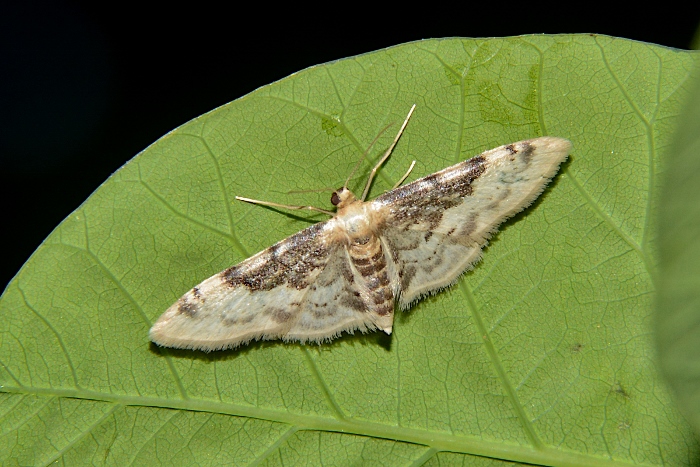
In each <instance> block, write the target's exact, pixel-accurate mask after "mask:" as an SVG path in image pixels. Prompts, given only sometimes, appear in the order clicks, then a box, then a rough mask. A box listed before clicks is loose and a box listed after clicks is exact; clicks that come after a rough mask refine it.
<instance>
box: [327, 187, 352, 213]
mask: <svg viewBox="0 0 700 467" xmlns="http://www.w3.org/2000/svg"><path fill="white" fill-rule="evenodd" d="M356 200H357V198H355V195H354V194H353V193H352V191H350V190H348V189H347V188H345V187H342V188H338V189H337V190H335V191H334V192H333V194H332V195H331V204H332V205H333V206H336V207H337V208H338V209H340V208H344V207H345V206H347V205H349V204H351V203H352V202H354V201H356Z"/></svg>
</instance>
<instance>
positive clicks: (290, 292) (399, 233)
mask: <svg viewBox="0 0 700 467" xmlns="http://www.w3.org/2000/svg"><path fill="white" fill-rule="evenodd" d="M414 108H415V106H414V107H412V108H411V112H409V114H408V116H407V117H406V120H405V121H404V123H403V125H402V127H401V129H400V130H399V132H398V134H397V135H396V137H395V138H394V142H393V144H392V145H391V147H389V149H388V150H387V151H386V153H385V154H384V156H383V157H382V158H381V160H380V161H379V163H377V165H376V166H375V168H374V169H373V171H372V173H371V175H370V177H369V180H368V181H367V183H366V185H365V190H364V191H363V195H362V197H361V198H360V199H358V198H356V197H355V195H354V194H353V193H352V192H351V191H350V190H348V189H347V182H346V184H345V186H343V187H341V188H340V189H338V190H336V191H335V192H334V193H333V195H332V197H331V203H332V204H333V205H335V206H336V212H335V213H332V212H330V211H326V210H323V209H319V208H314V207H311V206H286V205H280V204H276V203H269V202H262V201H255V200H250V199H248V198H238V199H241V200H243V201H249V202H254V203H258V204H266V205H271V206H277V207H282V208H290V209H313V210H317V211H321V212H325V213H328V214H331V215H333V217H332V218H331V219H329V220H327V221H324V222H319V223H318V224H315V225H313V226H311V227H308V228H306V229H304V230H302V231H301V232H299V233H297V234H295V235H292V236H291V237H289V238H286V239H284V240H282V241H280V242H278V243H276V244H275V245H273V246H271V247H270V248H268V249H266V250H264V251H261V252H260V253H258V254H256V255H254V256H252V257H250V258H248V259H246V260H245V261H243V262H241V263H239V264H237V265H235V266H232V267H230V268H229V269H226V270H225V271H222V272H220V273H219V274H216V275H214V276H212V277H210V278H209V279H206V280H205V281H204V282H202V283H201V284H199V285H197V286H196V287H194V288H193V289H192V290H190V291H189V292H187V293H186V294H185V295H183V296H182V297H181V298H180V299H179V300H178V301H177V302H175V303H174V304H173V305H172V306H171V307H170V308H168V310H166V311H165V313H163V315H161V317H160V318H159V319H158V321H156V323H155V324H154V325H153V327H152V328H151V330H150V338H151V340H152V341H153V342H155V343H156V344H159V345H162V346H167V347H177V348H189V349H199V350H204V351H211V350H218V349H225V348H232V347H236V346H238V345H241V344H244V343H247V342H249V341H251V340H254V339H283V340H285V341H292V340H294V341H301V342H323V341H327V340H330V339H333V338H335V337H337V336H339V335H340V334H341V333H343V332H350V333H352V332H354V331H356V330H359V331H362V332H368V331H372V330H375V329H381V330H382V331H384V332H386V333H387V334H391V331H392V328H393V319H394V304H395V302H398V303H399V305H400V307H401V308H402V309H406V308H408V307H409V306H410V305H411V304H412V303H413V302H414V301H416V300H418V299H419V298H420V297H422V296H424V295H426V294H428V293H431V292H435V291H437V290H440V289H442V288H444V287H447V286H449V285H451V284H453V283H454V282H455V281H456V280H457V278H458V277H459V276H460V275H461V274H462V273H463V272H465V271H467V270H469V269H470V268H472V267H473V265H474V264H475V263H476V262H477V261H478V260H479V258H480V257H481V250H482V248H483V246H484V245H485V244H486V242H487V241H488V238H489V237H490V236H491V234H492V233H493V232H494V231H495V230H496V229H497V228H498V226H499V225H500V224H501V223H502V222H503V221H504V220H506V219H508V218H509V217H511V216H513V215H514V214H516V213H518V212H520V211H522V210H523V209H524V208H525V207H527V206H529V205H530V204H531V203H532V202H533V201H534V200H535V199H536V198H537V197H538V196H539V194H540V193H541V192H542V190H544V187H545V186H546V185H547V183H549V181H550V179H551V178H552V177H553V176H554V174H556V172H557V171H558V169H559V165H560V164H561V163H562V162H563V161H564V160H565V159H566V157H567V156H568V154H569V151H570V149H571V143H570V142H569V141H567V140H565V139H562V138H555V137H548V136H545V137H540V138H535V139H530V140H525V141H520V142H517V143H511V144H508V145H504V146H501V147H498V148H495V149H492V150H490V151H486V152H484V153H482V154H480V155H478V156H475V157H473V158H471V159H468V160H466V161H464V162H460V163H459V164H456V165H454V166H452V167H448V168H446V169H444V170H441V171H440V172H436V173H434V174H432V175H428V176H427V177H424V178H421V179H418V180H416V181H414V182H412V183H409V184H407V185H404V186H402V187H400V188H394V189H393V190H391V191H388V192H386V193H384V194H383V195H380V196H379V197H377V198H375V199H374V200H371V201H365V198H366V197H367V193H368V191H369V186H370V184H371V182H372V178H373V177H374V174H375V173H376V170H377V169H378V168H379V167H380V166H381V165H382V163H383V162H384V161H385V160H386V159H387V158H388V157H389V155H390V154H391V151H392V149H393V147H394V145H395V144H396V143H397V142H398V140H399V138H400V136H401V134H402V132H403V130H404V128H405V127H406V125H407V123H408V120H409V119H410V117H411V113H412V112H413V109H414ZM409 171H410V170H409ZM407 175H408V174H407ZM404 178H405V177H404ZM401 181H403V179H402V180H401ZM399 183H401V182H399ZM397 185H398V184H397Z"/></svg>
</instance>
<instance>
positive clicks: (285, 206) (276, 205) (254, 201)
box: [236, 196, 335, 216]
mask: <svg viewBox="0 0 700 467" xmlns="http://www.w3.org/2000/svg"><path fill="white" fill-rule="evenodd" d="M236 199H237V200H238V201H245V202H246V203H250V204H262V205H263V206H270V207H273V208H282V209H295V210H298V209H307V210H309V211H317V212H322V213H324V214H328V215H329V216H335V213H334V212H332V211H326V210H325V209H321V208H317V207H316V206H296V205H293V204H279V203H273V202H271V201H260V200H258V199H250V198H244V197H242V196H236Z"/></svg>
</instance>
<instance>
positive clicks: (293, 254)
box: [150, 219, 372, 351]
mask: <svg viewBox="0 0 700 467" xmlns="http://www.w3.org/2000/svg"><path fill="white" fill-rule="evenodd" d="M336 228H337V222H336V221H335V219H331V220H329V221H326V222H321V223H319V224H316V225H313V226H311V227H309V228H307V229H305V230H302V231H301V232H299V233H297V234H296V235H293V236H291V237H289V238H287V239H285V240H282V241H281V242H279V243H277V244H275V245H273V246H272V247H270V248H268V249H266V250H264V251H262V252H260V253H258V254H257V255H255V256H252V257H250V258H248V259H247V260H245V261H243V262H241V263H239V264H237V265H236V266H233V267H231V268H229V269H227V270H225V271H222V272H221V273H219V274H216V275H214V276H212V277H210V278H209V279H207V280H205V281H204V282H202V283H201V284H199V285H198V286H196V287H194V288H193V289H192V290H190V291H189V292H187V293H186V294H185V295H183V296H182V297H181V298H180V299H179V300H178V301H177V302H176V303H175V304H173V305H172V306H171V307H170V308H169V309H168V310H167V311H166V312H165V313H163V315H162V316H161V317H160V318H159V319H158V321H156V323H155V324H154V325H153V327H152V328H151V331H150V338H151V340H152V341H153V342H155V343H157V344H159V345H163V346H167V347H177V348H188V349H199V350H205V351H210V350H219V349H224V348H231V347H236V346H238V345H240V344H243V343H246V342H249V341H251V340H253V339H278V338H282V339H285V340H289V339H297V340H302V341H306V340H311V341H320V340H323V339H329V338H332V337H335V336H336V335H338V334H339V333H340V332H341V331H343V330H353V329H363V330H364V329H369V328H371V327H372V325H371V323H366V322H365V321H366V320H367V319H368V318H367V316H366V315H365V314H361V313H359V312H358V309H359V306H358V304H357V302H356V301H354V302H353V301H347V300H346V298H347V297H346V296H348V294H349V295H352V296H354V295H353V293H354V290H353V284H349V285H348V284H344V281H345V276H343V272H344V271H345V269H347V264H345V267H344V266H343V264H344V263H343V261H347V253H346V251H345V247H344V246H343V245H342V244H339V243H337V242H335V240H334V238H335V235H334V229H336ZM326 302H327V306H320V305H322V304H325V303H326ZM317 305H319V306H317ZM319 314H324V317H323V318H319V321H318V322H316V323H313V320H314V319H315V316H316V315H319ZM324 326H326V327H325V328H324Z"/></svg>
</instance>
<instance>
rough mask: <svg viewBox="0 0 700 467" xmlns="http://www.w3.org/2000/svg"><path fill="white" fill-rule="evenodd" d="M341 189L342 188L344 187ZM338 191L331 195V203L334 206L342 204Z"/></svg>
mask: <svg viewBox="0 0 700 467" xmlns="http://www.w3.org/2000/svg"><path fill="white" fill-rule="evenodd" d="M340 190H342V188H341V189H340ZM340 190H338V191H340ZM338 191H334V192H333V194H332V195H331V204H332V205H333V206H337V205H339V204H340V196H338Z"/></svg>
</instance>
